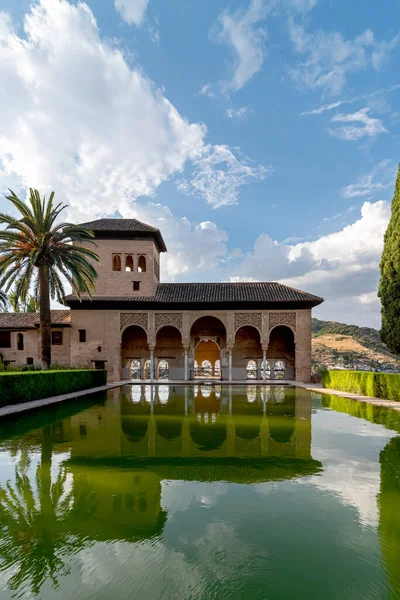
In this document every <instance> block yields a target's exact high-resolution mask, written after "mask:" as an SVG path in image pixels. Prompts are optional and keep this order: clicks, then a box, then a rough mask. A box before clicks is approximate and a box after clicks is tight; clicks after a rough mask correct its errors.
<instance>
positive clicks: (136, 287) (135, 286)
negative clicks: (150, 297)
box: [133, 281, 140, 292]
mask: <svg viewBox="0 0 400 600" xmlns="http://www.w3.org/2000/svg"><path fill="white" fill-rule="evenodd" d="M139 290H140V281H134V282H133V291H134V292H138V291H139Z"/></svg>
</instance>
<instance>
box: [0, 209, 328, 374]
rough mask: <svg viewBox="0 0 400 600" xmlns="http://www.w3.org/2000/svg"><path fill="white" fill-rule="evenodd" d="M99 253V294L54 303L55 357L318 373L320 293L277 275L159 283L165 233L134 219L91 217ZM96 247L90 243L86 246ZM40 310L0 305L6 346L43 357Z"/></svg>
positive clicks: (158, 367)
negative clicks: (59, 305) (315, 312)
mask: <svg viewBox="0 0 400 600" xmlns="http://www.w3.org/2000/svg"><path fill="white" fill-rule="evenodd" d="M83 225H84V226H86V227H88V228H90V229H91V230H92V231H93V232H94V235H95V243H96V248H95V250H96V252H97V254H98V255H99V257H100V262H99V263H96V265H95V267H96V269H97V272H98V278H97V282H96V290H95V292H94V294H93V297H92V298H91V299H90V298H88V297H83V298H81V299H78V298H77V297H76V296H75V295H73V294H71V295H69V296H67V297H66V304H67V305H68V306H69V308H70V310H64V311H63V310H56V311H52V329H53V330H52V360H53V362H55V363H58V364H62V365H71V366H77V367H80V366H85V367H93V366H94V367H96V368H106V369H107V371H108V377H109V380H110V381H120V380H121V379H126V380H130V379H132V378H136V379H152V380H153V379H163V378H169V379H171V380H177V381H187V380H193V379H196V378H198V377H210V378H214V379H222V380H229V381H239V380H246V379H265V380H267V379H286V380H297V381H309V380H310V378H311V311H312V308H313V307H314V306H317V305H318V304H320V303H321V302H323V299H322V298H320V297H318V296H314V295H313V294H309V293H307V292H303V291H301V290H297V289H294V288H291V287H288V286H285V285H282V284H279V283H276V282H257V283H254V282H251V283H249V282H243V283H161V282H160V256H161V254H162V253H164V252H166V251H167V248H166V245H165V242H164V240H163V237H162V235H161V232H160V231H159V230H158V229H156V228H155V227H152V226H151V225H147V224H146V223H142V222H140V221H137V220H135V219H100V220H98V221H92V222H90V223H84V224H83ZM88 247H91V248H93V246H91V245H88ZM39 333H40V332H39V315H37V314H34V313H30V314H29V313H28V314H24V313H3V314H0V353H1V354H2V356H3V360H4V361H7V362H12V363H15V364H16V365H24V364H28V365H31V364H37V363H38V362H39V358H40V335H39Z"/></svg>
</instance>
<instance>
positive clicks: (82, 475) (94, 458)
mask: <svg viewBox="0 0 400 600" xmlns="http://www.w3.org/2000/svg"><path fill="white" fill-rule="evenodd" d="M398 431H400V413H397V412H394V411H387V410H384V409H378V408H375V407H372V406H367V405H364V404H361V403H357V402H354V401H350V400H345V399H341V398H336V397H329V396H323V397H322V396H320V395H317V394H312V393H311V392H309V391H306V390H302V389H296V388H291V387H283V386H282V387H280V386H277V387H271V388H263V387H256V386H254V387H253V386H248V387H246V386H242V387H239V386H238V387H230V388H229V387H227V386H224V387H222V386H198V387H196V386H194V387H177V386H170V387H168V386H155V387H151V386H132V387H130V386H126V387H124V388H120V389H116V390H112V391H110V392H109V393H108V394H104V395H100V396H95V397H93V396H92V397H88V398H86V399H83V400H82V399H81V400H79V402H78V401H76V402H71V403H65V404H63V405H60V406H58V407H57V408H54V409H47V410H45V411H42V412H40V413H39V414H35V415H32V414H27V415H25V416H21V417H20V418H19V419H18V420H17V421H15V420H8V421H5V422H2V423H1V424H0V598H1V599H3V598H4V599H7V598H13V597H18V598H32V597H37V598H40V599H43V600H47V599H52V600H53V599H54V600H64V599H65V600H66V599H74V600H75V599H79V600H86V599H96V600H103V599H104V600H110V598H111V599H112V600H119V599H125V598H126V599H135V600H142V599H143V600H161V599H163V600H164V599H165V600H175V599H177V600H178V599H179V600H182V599H184V600H186V599H188V600H189V599H190V600H192V599H193V600H195V599H196V600H197V599H202V600H203V599H204V600H211V599H215V600H226V599H234V600H241V599H246V600H247V599H249V600H290V599H292V598H293V599H303V598H306V599H321V600H325V599H338V600H339V599H340V600H346V599H354V600H360V599H371V600H372V599H398V598H400V437H398V434H397V432H398Z"/></svg>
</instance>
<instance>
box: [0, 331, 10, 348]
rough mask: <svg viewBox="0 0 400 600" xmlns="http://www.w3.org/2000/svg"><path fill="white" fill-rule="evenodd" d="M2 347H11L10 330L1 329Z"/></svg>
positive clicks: (0, 344) (0, 343)
mask: <svg viewBox="0 0 400 600" xmlns="http://www.w3.org/2000/svg"><path fill="white" fill-rule="evenodd" d="M0 348H11V332H10V331H0Z"/></svg>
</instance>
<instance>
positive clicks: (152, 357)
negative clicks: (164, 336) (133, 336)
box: [150, 348, 154, 382]
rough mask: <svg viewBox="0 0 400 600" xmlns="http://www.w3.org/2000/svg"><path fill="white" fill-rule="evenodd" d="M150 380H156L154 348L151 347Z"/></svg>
mask: <svg viewBox="0 0 400 600" xmlns="http://www.w3.org/2000/svg"><path fill="white" fill-rule="evenodd" d="M150 381H151V382H153V381H154V348H150Z"/></svg>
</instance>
